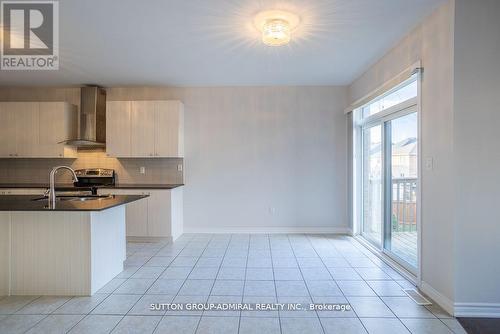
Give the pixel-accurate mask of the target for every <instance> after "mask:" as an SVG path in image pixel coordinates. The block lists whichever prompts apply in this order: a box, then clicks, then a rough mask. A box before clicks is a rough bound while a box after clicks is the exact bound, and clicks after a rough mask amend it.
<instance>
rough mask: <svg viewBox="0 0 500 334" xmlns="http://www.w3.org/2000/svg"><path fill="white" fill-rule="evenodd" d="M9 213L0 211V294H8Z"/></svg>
mask: <svg viewBox="0 0 500 334" xmlns="http://www.w3.org/2000/svg"><path fill="white" fill-rule="evenodd" d="M9 260H10V213H9V212H0V296H7V295H9V280H10V261H9Z"/></svg>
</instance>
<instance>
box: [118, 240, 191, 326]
mask: <svg viewBox="0 0 500 334" xmlns="http://www.w3.org/2000/svg"><path fill="white" fill-rule="evenodd" d="M192 239H193V237H191V238H190V239H189V241H188V242H187V243H186V244H185V245H184V247H182V248H181V250H180V251H179V253H177V255H175V256H174V258H173V259H172V261H171V262H170V263H169V264H168V266H166V267H165V269H164V270H163V271H162V272H161V273H160V275H158V277H157V278H156V279H155V280H154V282H153V283H152V284H151V285H150V286H149V287H148V288H147V289H146V291H145V292H144V294H143V295H142V296H141V297H140V298H139V299H138V300H137V302H136V303H135V304H134V305H133V306H132V307H131V308H130V310H128V312H127V314H129V313H130V311H131V310H132V309H133V308H134V306H135V305H136V304H137V303H138V302H139V300H141V299H142V298H143V297H144V296H145V295H146V293H147V292H148V290H149V289H150V288H151V287H152V286H153V284H155V283H156V282H157V281H158V280H159V279H160V277H161V275H163V273H164V272H165V271H166V270H167V268H169V267H170V265H171V264H172V262H174V260H175V259H176V258H177V257H178V256H179V254H181V252H182V251H183V250H184V249H185V248H186V247H187V245H188V244H189V243H190V242H191V240H192ZM168 244H169V243H167V244H166V245H165V246H163V247H162V248H160V249H159V250H158V251H157V252H156V253H155V255H156V254H158V253H159V252H160V251H161V250H162V249H164V248H165V247H167V245H168ZM171 244H172V245H174V242H173V241H172V243H171ZM153 257H154V256H152V257H151V258H153ZM150 260H151V259H150ZM146 263H147V262H145V263H144V264H143V265H142V266H141V267H139V269H137V271H139V270H140V269H141V268H142V267H144V266H145V265H146ZM137 271H136V273H137ZM134 275H135V273H134ZM131 277H132V276H131ZM172 301H173V300H172ZM165 313H166V312H165ZM127 314H126V315H127ZM126 315H125V316H126ZM163 317H164V315H163V316H161V318H160V321H158V323H157V324H156V326H155V328H154V329H153V332H152V333H154V332H155V331H156V329H157V328H158V326H159V325H160V323H161V321H162V320H163ZM122 320H123V319H122ZM122 320H120V322H121V321H122ZM117 326H118V324H117ZM113 330H114V328H113Z"/></svg>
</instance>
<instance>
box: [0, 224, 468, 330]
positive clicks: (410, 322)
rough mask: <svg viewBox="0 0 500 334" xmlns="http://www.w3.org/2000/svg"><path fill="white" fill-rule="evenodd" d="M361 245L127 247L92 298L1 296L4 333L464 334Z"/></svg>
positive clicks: (238, 242) (261, 238)
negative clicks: (184, 306)
mask: <svg viewBox="0 0 500 334" xmlns="http://www.w3.org/2000/svg"><path fill="white" fill-rule="evenodd" d="M408 286H411V283H410V282H408V281H406V280H405V279H404V278H403V277H401V276H400V275H398V274H397V273H396V272H395V271H394V270H392V269H391V268H390V267H388V266H387V265H386V264H384V263H383V262H382V261H380V260H379V259H378V258H376V257H375V256H373V255H372V254H371V253H369V252H368V251H367V250H366V249H364V248H363V247H362V246H361V245H359V244H358V243H357V242H356V241H355V240H354V239H352V238H350V237H346V236H334V235H274V234H273V235H262V234H251V235H249V234H232V235H231V234H213V235H209V234H186V235H183V236H182V237H181V238H179V239H178V240H177V241H176V242H175V243H173V244H172V243H170V244H167V243H129V244H128V245H127V260H126V263H125V270H124V271H123V272H122V273H121V274H119V275H118V276H117V277H116V278H115V279H113V280H112V281H111V282H109V283H108V284H107V285H106V286H105V287H103V288H102V289H101V290H100V291H98V293H97V294H95V295H94V296H92V297H73V298H67V297H47V296H44V297H25V296H22V297H20V296H17V297H0V333H2V334H10V333H26V332H27V333H91V334H96V333H183V334H189V333H199V334H204V333H214V334H219V333H220V334H223V333H229V334H233V333H234V334H236V333H240V334H250V333H258V334H266V333H283V334H289V333H290V334H292V333H301V334H302V333H308V334H309V333H311V334H312V333H325V334H328V333H414V334H420V333H432V334H436V333H465V331H463V329H462V327H461V326H460V324H459V323H458V322H457V321H456V320H455V319H454V318H452V317H450V316H448V315H447V314H446V312H444V311H443V310H442V309H440V308H439V307H436V306H432V307H424V306H418V305H416V304H415V303H413V301H411V300H410V299H409V298H408V297H407V296H406V295H405V294H404V293H403V292H402V291H401V288H402V287H408ZM170 302H175V303H241V302H244V303H276V302H279V303H302V304H309V303H313V302H314V303H349V304H350V305H351V306H352V310H348V311H345V312H339V311H325V310H312V311H311V310H302V311H289V310H280V311H276V310H266V311H246V310H243V311H238V310H226V311H214V310H197V311H186V310H183V311H175V310H150V309H149V308H150V305H151V304H152V303H170Z"/></svg>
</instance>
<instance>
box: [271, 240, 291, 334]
mask: <svg viewBox="0 0 500 334" xmlns="http://www.w3.org/2000/svg"><path fill="white" fill-rule="evenodd" d="M287 240H288V237H287ZM268 243H269V252H270V253H271V268H272V271H273V283H274V295H275V296H276V303H278V304H279V301H278V289H277V287H276V276H275V275H274V262H273V249H272V246H271V238H270V237H268ZM288 244H290V240H288ZM290 248H291V246H290ZM297 266H298V264H297ZM278 323H279V325H280V333H282V334H283V327H282V326H281V316H280V313H279V309H278Z"/></svg>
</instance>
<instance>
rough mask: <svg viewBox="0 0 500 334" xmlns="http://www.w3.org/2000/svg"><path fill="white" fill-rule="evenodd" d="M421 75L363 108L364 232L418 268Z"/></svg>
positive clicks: (408, 265)
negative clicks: (419, 96) (418, 94)
mask: <svg viewBox="0 0 500 334" xmlns="http://www.w3.org/2000/svg"><path fill="white" fill-rule="evenodd" d="M416 96H417V81H416V78H412V79H410V80H408V82H406V83H403V84H402V85H401V86H400V87H399V88H397V89H395V90H393V91H391V92H389V93H388V94H386V95H384V96H382V97H380V98H378V99H376V100H374V101H372V102H370V103H368V104H367V105H365V106H363V107H362V108H360V109H358V110H357V115H358V116H357V126H359V129H360V132H359V133H360V134H361V136H360V140H359V146H358V147H359V148H360V150H359V152H361V155H362V157H361V159H359V160H358V161H360V167H361V168H360V171H361V173H360V180H361V186H360V188H359V189H358V191H359V192H360V194H359V195H358V196H357V197H358V198H360V199H361V202H360V203H361V205H360V207H361V214H360V217H361V235H362V236H363V237H364V238H365V239H366V240H367V241H369V242H370V243H371V244H372V245H374V246H375V247H376V248H378V249H379V250H380V251H381V252H383V253H385V254H386V255H388V256H389V257H391V258H392V259H393V260H395V261H397V262H398V263H400V264H401V265H402V266H404V267H405V268H406V269H408V270H409V271H410V272H413V273H414V274H416V272H417V268H418V241H417V240H418V226H417V213H418V210H417V205H418V203H417V198H418V196H417V194H418V184H419V183H418V166H419V164H418V161H419V157H418V145H419V142H418V133H419V131H418V113H417V98H416Z"/></svg>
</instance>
